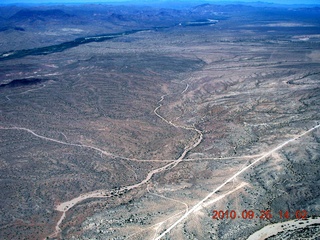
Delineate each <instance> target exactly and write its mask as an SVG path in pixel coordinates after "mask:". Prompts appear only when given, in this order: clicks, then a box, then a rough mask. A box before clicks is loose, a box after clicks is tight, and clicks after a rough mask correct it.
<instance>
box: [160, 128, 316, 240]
mask: <svg viewBox="0 0 320 240" xmlns="http://www.w3.org/2000/svg"><path fill="white" fill-rule="evenodd" d="M319 127H320V124H319V125H316V126H315V127H313V128H310V129H309V130H307V131H305V132H304V133H302V134H300V135H297V136H296V137H294V138H291V139H289V140H288V141H285V142H284V143H282V144H280V145H278V146H277V147H275V148H274V149H272V150H270V151H269V152H267V153H265V154H263V155H262V156H261V157H259V158H257V159H256V160H254V161H253V162H252V163H251V164H249V165H248V166H246V167H244V168H243V169H241V170H240V171H238V172H237V173H236V174H234V175H233V176H232V177H230V178H229V179H228V180H226V181H225V182H224V183H222V184H221V185H220V186H218V187H217V188H216V189H214V190H213V191H212V192H211V193H209V194H208V195H207V196H206V197H205V198H203V199H202V200H201V201H199V202H198V203H197V204H196V205H194V206H193V207H192V208H191V209H190V210H189V211H188V212H186V213H185V214H184V215H183V216H182V217H181V218H179V219H178V220H177V221H176V222H175V223H174V224H172V225H171V226H170V227H168V228H167V229H166V230H165V231H164V232H163V233H162V234H160V235H159V236H158V237H157V238H155V239H154V240H160V239H161V238H163V237H164V236H165V235H166V234H167V233H169V232H170V231H171V230H172V229H173V228H174V227H175V226H177V225H178V224H179V223H180V222H182V221H183V220H185V219H186V218H187V217H188V216H189V215H190V214H191V213H193V212H194V211H196V210H198V209H199V208H201V205H202V204H203V203H204V202H205V201H207V200H208V199H209V198H210V197H212V195H213V194H215V193H216V192H218V191H219V190H220V189H221V188H223V187H224V186H225V185H227V184H228V183H230V182H231V181H233V180H234V179H235V178H236V177H238V176H239V175H240V174H241V173H243V172H245V171H247V170H248V169H250V168H251V167H253V166H254V165H256V164H257V163H258V162H260V161H261V160H263V159H265V158H266V157H268V156H270V155H271V154H272V153H274V152H276V151H278V150H280V149H281V148H283V147H284V146H286V145H288V144H289V143H291V142H293V141H295V140H297V139H298V138H300V137H303V136H304V135H306V134H308V133H310V132H312V131H313V130H315V129H317V128H319ZM217 198H219V199H221V197H220V196H219V197H217ZM217 198H216V199H217ZM214 200H215V199H213V200H212V201H214Z"/></svg>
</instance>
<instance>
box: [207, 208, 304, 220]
mask: <svg viewBox="0 0 320 240" xmlns="http://www.w3.org/2000/svg"><path fill="white" fill-rule="evenodd" d="M212 214H213V215H212V219H216V220H221V219H232V220H233V219H262V220H270V219H272V218H273V217H274V216H275V215H274V214H273V213H271V210H260V211H258V213H257V212H255V211H253V210H243V211H242V212H236V211H235V210H225V211H223V210H213V211H212ZM277 214H278V217H279V218H280V219H292V218H293V219H306V218H307V217H308V212H307V211H306V210H296V211H295V212H294V213H290V212H289V210H286V211H282V210H280V211H279V212H278V213H277Z"/></svg>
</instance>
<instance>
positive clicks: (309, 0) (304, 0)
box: [0, 0, 320, 4]
mask: <svg viewBox="0 0 320 240" xmlns="http://www.w3.org/2000/svg"><path fill="white" fill-rule="evenodd" d="M164 1H165V0H138V1H135V0H0V4H6V3H8V4H10V3H41V4H43V3H72V2H77V3H82V2H83V3H86V2H87V3H93V2H96V3H97V2H104V3H110V2H131V3H134V2H136V3H141V2H144V3H148V2H149V3H151V2H153V3H154V2H164ZM167 1H168V2H170V0H167ZM235 1H236V0H207V1H206V0H189V1H183V0H180V1H171V2H189V3H190V2H191V3H192V2H194V3H199V2H200V3H203V2H208V3H215V2H216V3H218V2H235ZM260 1H261V0H260ZM238 2H258V0H240V1H239V0H238ZM261 2H268V3H280V4H281V3H282V4H320V0H262V1H261Z"/></svg>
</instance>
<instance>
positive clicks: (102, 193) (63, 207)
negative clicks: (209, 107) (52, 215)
mask: <svg viewBox="0 0 320 240" xmlns="http://www.w3.org/2000/svg"><path fill="white" fill-rule="evenodd" d="M187 86H189V85H187ZM186 90H187V88H186V89H185V91H186ZM185 91H183V93H184V92H185ZM165 96H166V95H163V96H161V99H160V100H159V102H158V103H159V106H158V107H156V108H155V109H154V113H155V114H156V116H158V117H159V118H160V119H162V120H163V121H165V122H166V123H168V124H170V125H172V126H174V127H176V128H183V129H186V130H191V131H195V132H197V134H198V135H199V138H198V140H197V141H196V142H195V143H194V144H193V145H192V146H190V147H185V149H184V151H183V153H182V154H181V155H180V157H179V158H178V159H177V160H175V161H172V162H170V163H168V164H166V165H165V166H163V167H160V168H157V169H154V170H152V171H150V172H149V173H148V174H147V177H146V178H145V179H144V180H142V181H141V182H139V183H136V184H134V185H130V186H126V187H122V188H120V189H119V190H118V193H122V192H125V191H129V190H132V189H134V188H137V187H140V186H141V185H143V184H145V183H147V182H148V181H149V180H150V179H151V178H152V176H153V175H154V174H156V173H160V172H163V171H165V170H169V169H172V168H174V167H175V166H177V165H178V164H179V163H180V162H181V161H182V160H183V159H184V157H185V156H186V155H187V153H188V152H189V151H191V150H192V149H194V148H195V147H197V146H198V145H199V144H200V143H201V141H202V138H203V134H202V132H201V131H200V130H198V129H197V128H196V127H194V126H193V127H188V126H180V125H176V124H174V123H172V122H171V121H168V120H167V119H165V118H164V117H162V116H161V115H160V114H159V113H158V112H157V111H158V110H159V109H160V108H161V106H162V104H161V102H162V101H163V100H164V98H165ZM23 130H25V131H28V132H30V133H32V134H33V135H35V136H37V137H41V138H43V139H46V140H54V139H49V138H47V137H43V136H40V135H38V134H35V133H34V132H33V131H30V130H29V129H25V128H24V129H23ZM54 141H55V142H59V143H63V144H67V145H71V146H79V147H80V146H81V147H89V148H92V149H95V150H97V151H99V152H101V153H103V154H110V153H107V152H105V151H103V150H101V149H99V148H95V147H92V146H87V145H80V144H68V143H65V142H62V141H58V140H54ZM110 155H112V154H110ZM109 194H110V191H106V190H97V191H94V192H89V193H86V194H82V195H80V196H79V197H76V198H73V199H71V200H70V201H66V202H63V203H61V204H59V205H58V206H56V210H57V211H59V212H61V213H62V215H61V217H60V219H59V221H58V222H57V224H56V227H55V232H54V233H52V234H51V235H50V236H49V237H57V236H58V235H59V234H60V232H61V229H60V225H61V223H62V221H63V220H64V218H65V216H66V212H67V211H68V210H69V209H71V208H72V207H73V206H75V205H76V204H78V203H79V202H82V201H83V200H85V199H90V198H106V197H109V196H110V195H109Z"/></svg>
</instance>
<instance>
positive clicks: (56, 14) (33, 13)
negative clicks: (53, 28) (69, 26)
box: [9, 9, 72, 21]
mask: <svg viewBox="0 0 320 240" xmlns="http://www.w3.org/2000/svg"><path fill="white" fill-rule="evenodd" d="M69 17H72V15H70V14H67V13H65V12H64V11H62V10H59V9H50V10H30V9H23V10H20V11H19V12H17V13H16V14H14V15H13V16H11V17H10V18H9V19H10V20H16V21H25V20H46V19H48V18H49V19H60V20H61V19H66V18H69Z"/></svg>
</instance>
